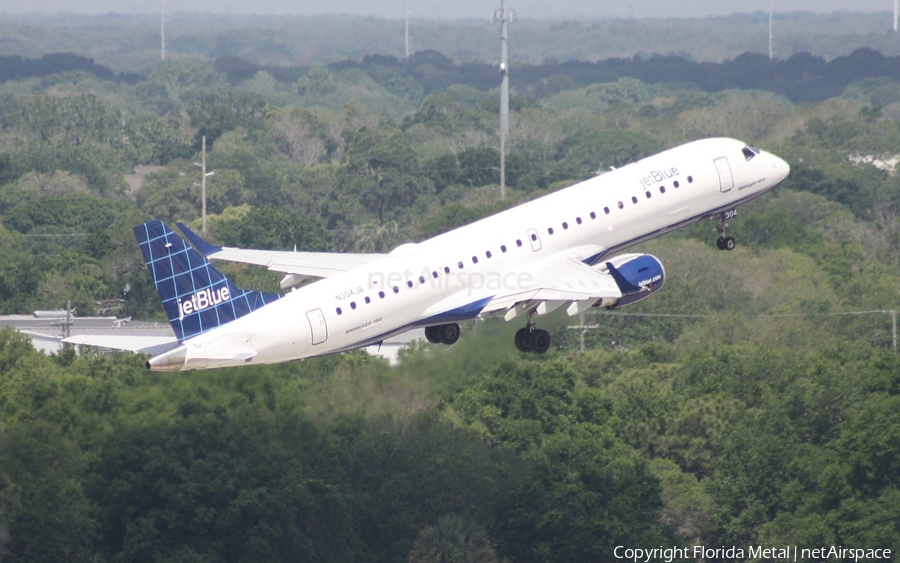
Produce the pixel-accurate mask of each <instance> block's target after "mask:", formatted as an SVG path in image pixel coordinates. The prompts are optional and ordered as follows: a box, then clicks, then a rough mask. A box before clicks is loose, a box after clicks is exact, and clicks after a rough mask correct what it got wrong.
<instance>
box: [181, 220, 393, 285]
mask: <svg viewBox="0 0 900 563" xmlns="http://www.w3.org/2000/svg"><path fill="white" fill-rule="evenodd" d="M178 228H179V229H181V231H182V232H183V233H184V234H185V236H187V238H188V240H190V241H191V244H193V245H194V247H196V248H197V250H198V251H200V253H201V254H203V255H204V256H206V257H207V258H209V259H211V260H225V261H228V262H241V263H244V264H255V265H257V266H265V267H266V268H268V269H269V270H272V271H274V272H283V273H286V274H293V276H288V278H285V280H284V281H283V282H282V287H288V286H290V285H295V284H296V283H299V282H300V281H302V279H303V278H327V277H329V276H333V275H335V274H339V273H341V272H346V271H347V270H352V269H354V268H357V267H359V266H362V265H363V264H368V263H369V262H374V261H375V260H378V259H379V258H382V257H383V256H384V255H383V254H344V253H340V252H285V251H279V250H250V249H243V248H231V247H227V246H225V247H222V246H215V245H212V244H209V243H208V242H206V241H205V240H203V239H202V238H200V237H199V236H198V235H197V234H196V233H194V232H193V231H191V230H190V229H189V228H188V227H187V226H185V225H184V224H183V223H178ZM289 278H290V279H289Z"/></svg>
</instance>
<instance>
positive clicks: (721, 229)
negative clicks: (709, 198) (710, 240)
mask: <svg viewBox="0 0 900 563" xmlns="http://www.w3.org/2000/svg"><path fill="white" fill-rule="evenodd" d="M735 217H737V209H729V210H728V211H724V212H722V213H719V216H718V219H717V222H716V232H717V233H719V238H718V239H717V240H716V246H717V247H718V248H719V250H728V251H731V250H734V247H735V242H734V239H733V238H731V237H726V236H725V229H726V228H728V219H734V218H735Z"/></svg>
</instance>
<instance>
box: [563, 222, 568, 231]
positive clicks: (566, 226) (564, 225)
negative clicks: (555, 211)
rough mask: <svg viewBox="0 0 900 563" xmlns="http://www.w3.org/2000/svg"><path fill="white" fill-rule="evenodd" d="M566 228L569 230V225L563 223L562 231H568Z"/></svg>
mask: <svg viewBox="0 0 900 563" xmlns="http://www.w3.org/2000/svg"><path fill="white" fill-rule="evenodd" d="M568 228H569V224H568V223H565V222H564V223H563V230H565V229H568Z"/></svg>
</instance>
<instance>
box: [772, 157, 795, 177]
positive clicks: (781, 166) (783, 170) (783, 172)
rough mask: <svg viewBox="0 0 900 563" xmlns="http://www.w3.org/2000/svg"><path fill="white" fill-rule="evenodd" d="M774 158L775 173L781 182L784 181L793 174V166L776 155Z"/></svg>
mask: <svg viewBox="0 0 900 563" xmlns="http://www.w3.org/2000/svg"><path fill="white" fill-rule="evenodd" d="M772 158H773V159H774V162H773V164H772V167H773V168H775V173H776V174H777V175H778V178H779V180H784V179H785V178H787V177H788V174H790V173H791V165H790V164H788V163H787V162H785V161H784V160H783V159H781V158H778V157H777V156H775V155H772Z"/></svg>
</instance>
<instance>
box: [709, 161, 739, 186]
mask: <svg viewBox="0 0 900 563" xmlns="http://www.w3.org/2000/svg"><path fill="white" fill-rule="evenodd" d="M713 163H714V164H715V165H716V170H717V171H718V172H719V191H721V192H722V193H725V192H727V191H729V190H731V188H733V187H734V176H733V175H732V174H731V165H730V164H728V159H727V158H725V157H724V156H723V157H720V158H717V159H715V160H714V161H713Z"/></svg>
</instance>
